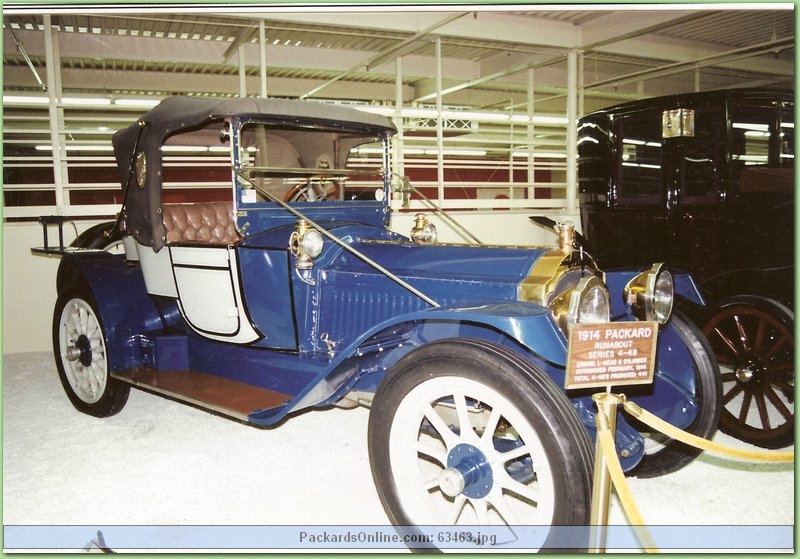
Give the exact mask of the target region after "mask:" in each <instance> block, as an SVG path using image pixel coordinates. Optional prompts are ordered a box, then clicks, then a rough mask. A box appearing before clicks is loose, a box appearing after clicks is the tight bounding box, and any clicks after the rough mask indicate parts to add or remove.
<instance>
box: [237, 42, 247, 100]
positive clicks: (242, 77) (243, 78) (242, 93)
mask: <svg viewBox="0 0 800 559" xmlns="http://www.w3.org/2000/svg"><path fill="white" fill-rule="evenodd" d="M238 53H239V97H247V74H246V69H247V68H246V67H245V64H244V45H239V51H238Z"/></svg>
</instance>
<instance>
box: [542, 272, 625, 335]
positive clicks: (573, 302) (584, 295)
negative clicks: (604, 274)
mask: <svg viewBox="0 0 800 559" xmlns="http://www.w3.org/2000/svg"><path fill="white" fill-rule="evenodd" d="M550 309H551V310H552V311H553V316H554V317H555V319H556V322H557V323H558V325H559V327H560V328H561V329H562V330H563V331H564V332H565V333H566V332H567V331H568V330H569V327H570V326H571V325H573V324H596V323H603V322H609V321H610V316H611V303H610V299H609V296H608V289H607V288H606V286H605V284H604V283H603V281H602V280H601V279H600V278H598V277H597V276H587V277H584V278H581V279H580V281H578V284H577V285H576V286H575V287H574V288H572V289H567V290H565V291H564V292H563V293H561V294H560V295H559V296H558V297H556V298H555V299H553V301H552V302H551V303H550Z"/></svg>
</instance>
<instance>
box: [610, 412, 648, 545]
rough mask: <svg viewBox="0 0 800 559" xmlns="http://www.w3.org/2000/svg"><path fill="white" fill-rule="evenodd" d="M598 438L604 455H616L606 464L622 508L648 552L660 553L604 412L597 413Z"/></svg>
mask: <svg viewBox="0 0 800 559" xmlns="http://www.w3.org/2000/svg"><path fill="white" fill-rule="evenodd" d="M597 440H598V442H599V444H600V446H601V447H602V449H603V455H604V456H614V457H615V458H614V459H611V460H608V459H607V460H606V464H605V465H606V468H607V471H608V473H609V475H610V476H611V481H612V483H613V484H614V488H615V489H616V490H617V497H619V500H620V503H622V509H623V510H624V511H625V514H626V515H627V516H628V520H629V521H630V523H631V525H632V527H633V529H634V531H635V532H636V536H637V537H638V538H639V542H640V543H641V544H642V545H643V547H644V550H645V551H646V552H647V553H658V551H659V550H658V548H657V547H656V545H655V543H653V540H652V538H651V537H650V533H649V532H648V531H647V528H645V524H644V519H643V518H642V515H641V514H640V513H639V507H637V506H636V503H635V502H634V500H633V495H632V494H631V491H630V488H629V487H628V482H627V480H626V478H625V473H624V472H623V471H622V466H620V463H619V460H617V459H616V455H617V452H616V449H615V447H614V436H613V434H612V432H611V429H609V425H608V419H607V418H606V416H605V414H603V413H598V414H597Z"/></svg>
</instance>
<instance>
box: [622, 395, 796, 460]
mask: <svg viewBox="0 0 800 559" xmlns="http://www.w3.org/2000/svg"><path fill="white" fill-rule="evenodd" d="M622 405H623V407H624V408H625V411H626V412H628V413H629V414H631V415H632V416H634V417H635V418H636V419H638V420H639V421H641V422H642V423H644V424H645V425H648V426H649V427H652V428H653V429H655V430H656V431H658V432H660V433H663V434H665V435H667V436H668V437H670V438H672V439H675V440H676V441H680V442H682V443H686V444H688V445H691V446H694V447H696V448H699V449H702V450H707V451H709V452H713V453H715V454H720V455H722V456H728V457H731V458H739V459H741V460H758V461H767V462H792V461H794V452H762V451H756V450H741V449H738V448H731V447H728V446H724V445H721V444H719V443H714V442H711V441H709V440H706V439H704V438H702V437H698V436H696V435H692V434H691V433H687V432H686V431H683V430H681V429H678V428H677V427H675V426H674V425H672V424H670V423H667V422H666V421H664V420H663V419H661V418H659V417H657V416H655V415H653V414H652V413H650V412H649V411H647V410H645V409H643V408H641V407H639V406H638V405H637V404H634V403H633V402H629V401H627V400H625V397H624V396H623V404H622Z"/></svg>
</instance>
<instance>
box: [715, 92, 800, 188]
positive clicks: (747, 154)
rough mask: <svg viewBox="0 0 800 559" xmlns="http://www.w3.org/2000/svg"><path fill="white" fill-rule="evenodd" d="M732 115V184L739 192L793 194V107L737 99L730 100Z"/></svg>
mask: <svg viewBox="0 0 800 559" xmlns="http://www.w3.org/2000/svg"><path fill="white" fill-rule="evenodd" d="M781 113H782V114H781ZM729 119H730V122H729V139H730V141H729V145H730V146H731V153H730V157H731V160H730V162H731V167H730V182H731V185H732V186H733V187H735V188H736V190H737V191H738V193H739V194H740V195H749V194H761V195H763V194H767V193H773V194H780V193H785V194H792V193H793V192H794V183H793V167H794V119H793V111H792V110H791V109H790V108H788V107H787V108H784V109H782V111H779V110H778V108H777V107H776V106H775V105H774V104H772V103H769V102H766V101H764V102H760V103H759V102H757V101H753V102H738V103H731V105H730V107H729ZM781 119H783V120H781Z"/></svg>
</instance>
